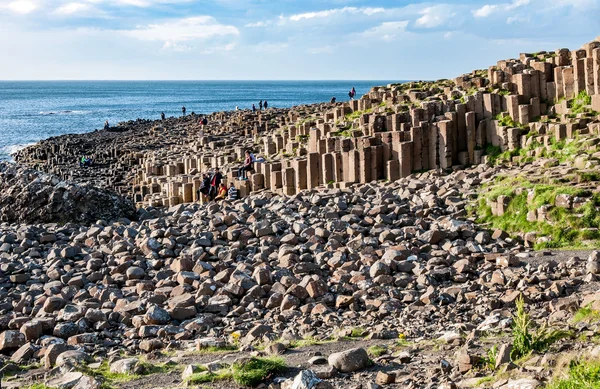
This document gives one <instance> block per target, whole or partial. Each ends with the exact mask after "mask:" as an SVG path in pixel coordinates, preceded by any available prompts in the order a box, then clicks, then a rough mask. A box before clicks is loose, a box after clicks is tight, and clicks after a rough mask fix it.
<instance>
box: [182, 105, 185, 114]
mask: <svg viewBox="0 0 600 389" xmlns="http://www.w3.org/2000/svg"><path fill="white" fill-rule="evenodd" d="M181 113H182V114H183V116H185V107H181Z"/></svg>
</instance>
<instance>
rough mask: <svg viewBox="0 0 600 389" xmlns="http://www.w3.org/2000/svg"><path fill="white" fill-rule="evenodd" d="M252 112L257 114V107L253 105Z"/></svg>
mask: <svg viewBox="0 0 600 389" xmlns="http://www.w3.org/2000/svg"><path fill="white" fill-rule="evenodd" d="M252 112H256V105H254V104H252Z"/></svg>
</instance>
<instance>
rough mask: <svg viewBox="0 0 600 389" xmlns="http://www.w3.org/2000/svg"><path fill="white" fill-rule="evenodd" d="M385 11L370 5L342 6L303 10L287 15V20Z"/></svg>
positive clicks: (370, 13) (295, 20) (368, 14)
mask: <svg viewBox="0 0 600 389" xmlns="http://www.w3.org/2000/svg"><path fill="white" fill-rule="evenodd" d="M382 12H385V8H371V7H361V8H357V7H344V8H333V9H329V10H325V11H317V12H305V13H301V14H295V15H291V16H289V17H288V19H289V20H291V21H293V22H298V21H301V20H305V19H316V18H328V17H331V16H334V15H340V14H354V15H357V14H363V15H366V16H371V15H374V14H378V13H382Z"/></svg>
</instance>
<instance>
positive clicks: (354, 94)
mask: <svg viewBox="0 0 600 389" xmlns="http://www.w3.org/2000/svg"><path fill="white" fill-rule="evenodd" d="M354 96H356V89H354V87H352V98H354Z"/></svg>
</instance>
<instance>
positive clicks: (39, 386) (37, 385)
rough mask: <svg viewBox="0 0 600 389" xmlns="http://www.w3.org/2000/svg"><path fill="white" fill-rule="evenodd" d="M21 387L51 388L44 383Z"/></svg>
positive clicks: (26, 388) (34, 388)
mask: <svg viewBox="0 0 600 389" xmlns="http://www.w3.org/2000/svg"><path fill="white" fill-rule="evenodd" d="M23 389H52V388H50V387H49V386H46V385H44V384H33V385H31V386H27V387H25V388H23Z"/></svg>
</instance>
